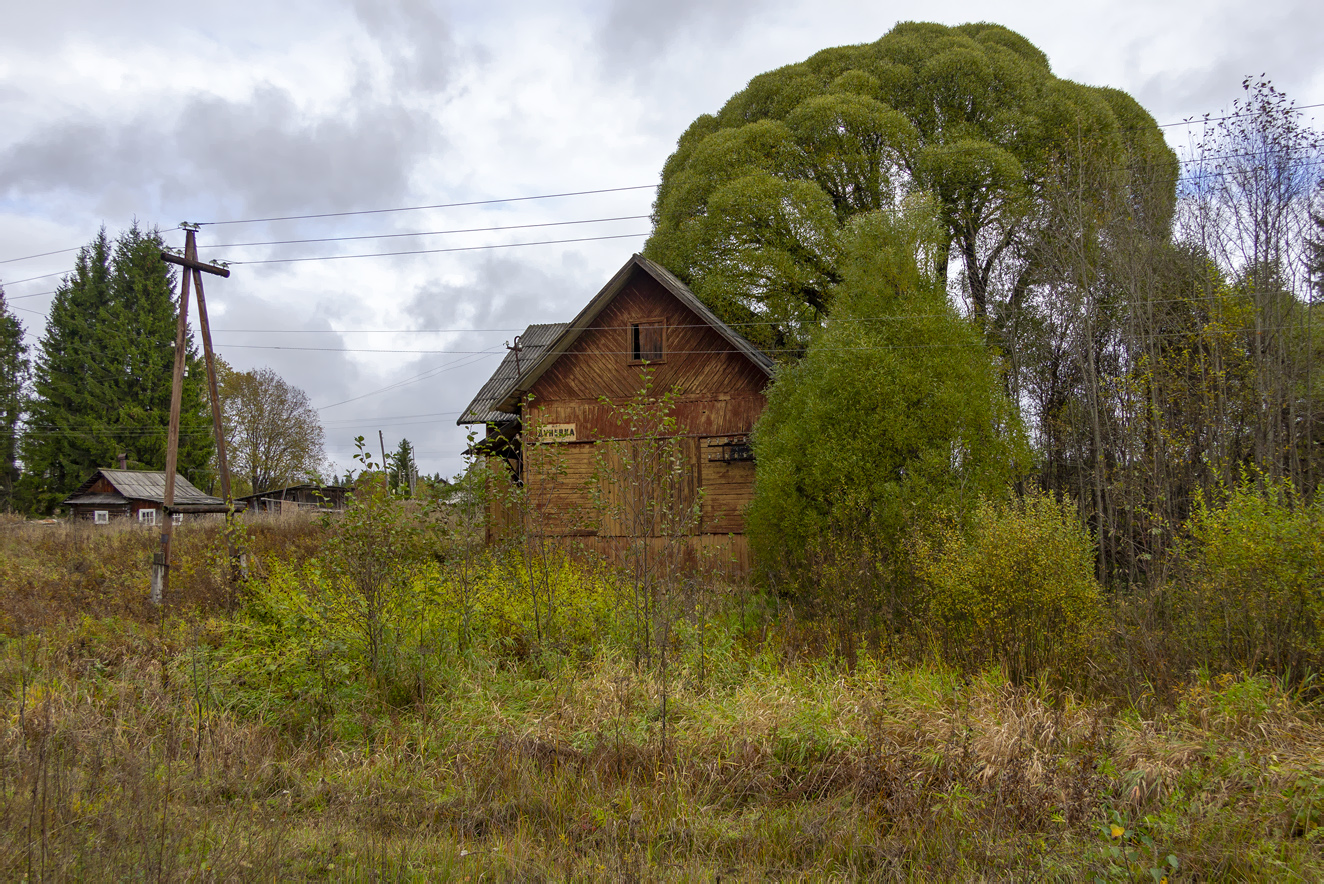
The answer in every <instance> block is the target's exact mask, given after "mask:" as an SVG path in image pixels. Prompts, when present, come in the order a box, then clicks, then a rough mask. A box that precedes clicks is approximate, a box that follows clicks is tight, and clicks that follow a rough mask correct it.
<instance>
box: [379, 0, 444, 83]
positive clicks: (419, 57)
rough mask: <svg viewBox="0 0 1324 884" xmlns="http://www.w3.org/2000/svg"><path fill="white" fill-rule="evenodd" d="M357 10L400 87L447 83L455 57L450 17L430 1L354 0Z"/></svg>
mask: <svg viewBox="0 0 1324 884" xmlns="http://www.w3.org/2000/svg"><path fill="white" fill-rule="evenodd" d="M354 12H355V14H356V15H357V16H358V19H359V21H360V22H361V23H362V24H363V26H364V28H365V29H366V30H367V31H368V33H369V34H371V35H372V36H373V38H374V39H375V40H376V41H377V43H378V45H379V46H380V47H381V49H382V53H383V55H384V56H385V57H386V59H387V60H388V62H389V63H390V64H391V69H392V73H393V79H394V81H395V82H394V85H395V86H396V87H397V88H400V87H403V88H406V89H416V90H425V91H436V90H440V89H442V88H443V87H445V86H446V85H447V83H448V82H449V80H450V77H451V74H452V72H453V71H452V65H453V62H454V59H455V55H456V52H455V40H454V35H453V32H452V28H451V25H450V22H449V20H448V19H447V18H446V16H445V15H444V14H443V13H442V11H441V10H440V9H439V8H438V6H437V4H436V3H432V2H429V0H355V2H354Z"/></svg>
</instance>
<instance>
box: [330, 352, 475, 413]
mask: <svg viewBox="0 0 1324 884" xmlns="http://www.w3.org/2000/svg"><path fill="white" fill-rule="evenodd" d="M499 352H500V351H499V350H497V349H496V348H489V349H488V350H486V351H483V355H482V356H477V358H474V355H471V356H466V357H463V358H460V359H452V360H451V361H450V362H443V363H442V364H441V365H437V366H433V367H432V368H429V369H428V370H427V371H424V372H422V373H421V374H416V375H414V376H413V377H410V378H405V379H404V380H402V381H396V382H395V383H392V384H388V385H386V386H385V387H382V388H380V389H377V390H371V391H369V392H367V393H363V394H362V395H359V396H353V397H351V398H349V399H342V400H341V401H339V402H332V403H331V404H330V405H320V406H318V407H317V409H316V410H317V411H326V410H327V409H328V408H336V407H338V406H341V405H347V404H349V403H350V402H358V401H359V400H360V399H367V398H368V397H369V396H376V395H379V394H381V393H387V392H389V391H391V390H396V389H399V388H400V387H404V386H408V385H409V384H412V383H416V382H418V381H421V380H423V379H425V378H430V377H435V376H436V375H439V374H442V373H443V372H445V371H450V370H451V369H452V368H462V367H464V366H465V365H472V364H474V363H475V362H477V361H478V360H479V359H482V358H484V357H485V356H495V355H497V354H498V353H499ZM475 355H476V354H475Z"/></svg>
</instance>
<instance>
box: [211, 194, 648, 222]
mask: <svg viewBox="0 0 1324 884" xmlns="http://www.w3.org/2000/svg"><path fill="white" fill-rule="evenodd" d="M658 186H660V185H658V184H636V185H632V186H630V187H604V188H601V189H598V190H574V191H567V192H565V193H544V194H539V195H538V196H512V197H504V198H502V199H490V200H468V201H467V202H460V203H436V204H434V205H430V206H397V207H395V208H390V209H356V210H353V211H347V212H318V213H316V214H309V215H279V216H274V217H271V218H236V219H232V220H229V221H201V222H199V223H200V224H202V225H203V226H206V227H216V226H219V225H222V224H260V223H264V222H268V221H302V220H306V219H310V218H345V217H348V216H350V215H384V214H387V213H390V212H421V211H425V210H427V209H458V208H462V207H464V206H492V205H496V204H498V203H521V202H527V201H529V200H550V199H560V198H562V197H570V196H591V195H593V194H599V193H620V192H622V191H627V190H648V189H650V188H656V187H658Z"/></svg>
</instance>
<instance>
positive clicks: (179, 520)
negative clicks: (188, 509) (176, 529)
mask: <svg viewBox="0 0 1324 884" xmlns="http://www.w3.org/2000/svg"><path fill="white" fill-rule="evenodd" d="M170 524H172V525H182V524H184V514H183V513H173V514H171V516H170Z"/></svg>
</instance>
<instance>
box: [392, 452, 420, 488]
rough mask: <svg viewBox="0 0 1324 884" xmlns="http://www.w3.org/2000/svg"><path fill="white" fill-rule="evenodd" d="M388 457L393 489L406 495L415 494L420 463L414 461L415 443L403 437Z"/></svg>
mask: <svg viewBox="0 0 1324 884" xmlns="http://www.w3.org/2000/svg"><path fill="white" fill-rule="evenodd" d="M388 459H389V461H390V468H389V470H388V475H389V477H390V483H391V490H392V491H395V492H397V493H400V494H403V495H404V496H405V497H411V496H413V491H412V489H413V487H414V483H415V481H416V480H417V479H418V464H417V463H415V462H414V444H413V443H412V442H410V441H409V440H408V439H401V440H400V444H399V445H398V446H396V449H395V451H394V452H392V453H391V454H390V455H389V456H388Z"/></svg>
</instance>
